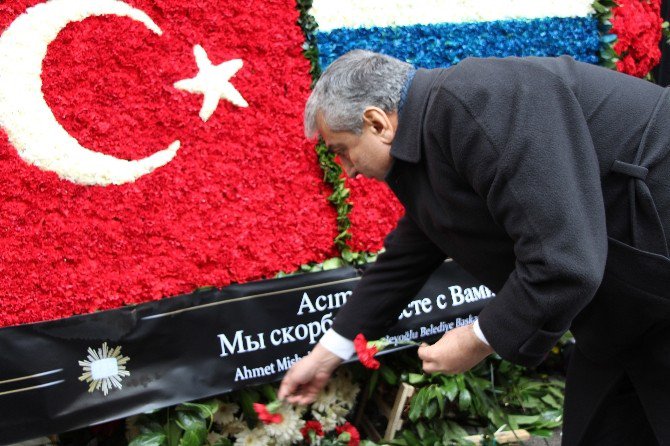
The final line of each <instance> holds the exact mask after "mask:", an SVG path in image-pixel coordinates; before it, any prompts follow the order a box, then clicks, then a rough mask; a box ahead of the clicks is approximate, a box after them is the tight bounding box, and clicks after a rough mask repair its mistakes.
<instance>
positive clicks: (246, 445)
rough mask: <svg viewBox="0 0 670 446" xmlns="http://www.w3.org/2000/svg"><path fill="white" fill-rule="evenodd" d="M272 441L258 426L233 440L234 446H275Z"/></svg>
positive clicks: (261, 427) (244, 431)
mask: <svg viewBox="0 0 670 446" xmlns="http://www.w3.org/2000/svg"><path fill="white" fill-rule="evenodd" d="M275 445H276V443H275V441H274V439H272V438H270V437H269V436H268V434H267V432H266V431H265V429H264V428H263V426H258V427H256V428H254V429H252V430H249V429H245V430H243V431H242V432H240V433H239V434H237V438H236V439H235V446H275Z"/></svg>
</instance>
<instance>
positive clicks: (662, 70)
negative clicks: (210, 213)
mask: <svg viewBox="0 0 670 446" xmlns="http://www.w3.org/2000/svg"><path fill="white" fill-rule="evenodd" d="M661 15H662V16H663V20H667V21H670V0H664V1H662V2H661ZM661 51H662V55H661V63H660V64H659V65H658V66H657V67H656V68H654V69H653V70H652V73H653V74H654V79H656V83H657V84H659V85H662V86H664V87H666V86H668V85H669V84H670V47H669V46H668V44H667V43H665V39H663V42H662V44H661Z"/></svg>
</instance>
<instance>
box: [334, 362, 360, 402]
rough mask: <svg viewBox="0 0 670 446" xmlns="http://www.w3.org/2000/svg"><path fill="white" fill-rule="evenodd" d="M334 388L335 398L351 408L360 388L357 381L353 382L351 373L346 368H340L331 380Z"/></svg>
mask: <svg viewBox="0 0 670 446" xmlns="http://www.w3.org/2000/svg"><path fill="white" fill-rule="evenodd" d="M331 384H332V386H333V387H334V389H335V396H336V398H337V400H338V401H339V402H340V403H342V404H343V405H344V406H345V407H348V408H349V409H352V408H353V407H354V404H355V403H356V397H357V396H358V393H359V392H360V390H361V387H360V386H359V385H358V383H356V382H354V380H353V377H352V376H351V373H349V371H347V370H346V369H342V371H341V372H339V373H338V374H337V375H335V378H334V379H333V380H332V381H331Z"/></svg>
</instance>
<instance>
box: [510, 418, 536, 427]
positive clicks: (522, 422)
mask: <svg viewBox="0 0 670 446" xmlns="http://www.w3.org/2000/svg"><path fill="white" fill-rule="evenodd" d="M508 418H509V420H510V422H511V423H514V424H516V425H517V426H527V425H529V424H533V423H537V422H538V421H540V416H539V415H509V417H508ZM515 429H516V428H515Z"/></svg>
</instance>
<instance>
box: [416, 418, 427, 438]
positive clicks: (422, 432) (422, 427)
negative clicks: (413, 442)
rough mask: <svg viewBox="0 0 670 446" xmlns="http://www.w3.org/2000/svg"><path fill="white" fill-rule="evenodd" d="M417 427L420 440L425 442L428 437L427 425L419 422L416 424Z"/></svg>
mask: <svg viewBox="0 0 670 446" xmlns="http://www.w3.org/2000/svg"><path fill="white" fill-rule="evenodd" d="M415 427H416V433H417V434H419V438H420V439H421V440H423V439H424V438H425V437H426V432H427V429H426V425H425V424H423V423H421V422H418V423H416V426H415Z"/></svg>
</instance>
